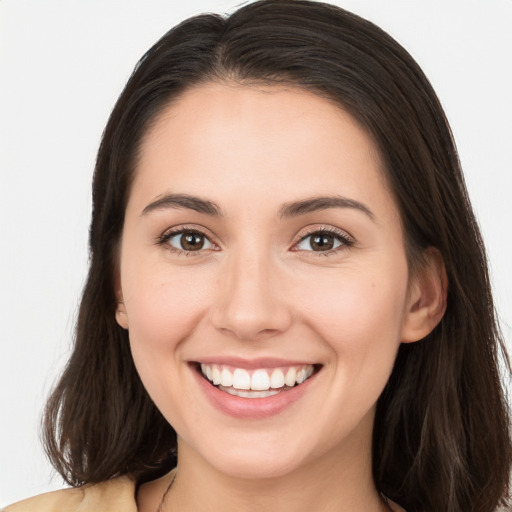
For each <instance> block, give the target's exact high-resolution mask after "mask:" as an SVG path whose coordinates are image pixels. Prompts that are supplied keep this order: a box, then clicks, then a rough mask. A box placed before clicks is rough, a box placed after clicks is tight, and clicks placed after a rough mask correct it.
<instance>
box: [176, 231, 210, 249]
mask: <svg viewBox="0 0 512 512" xmlns="http://www.w3.org/2000/svg"><path fill="white" fill-rule="evenodd" d="M168 243H169V245H170V246H172V247H173V248H174V249H178V250H181V251H187V252H196V251H200V250H201V249H211V248H212V247H213V244H212V243H211V242H210V240H208V238H207V237H206V236H205V235H203V234H202V233H195V232H191V231H188V232H183V233H176V234H175V235H172V236H170V237H169V239H168Z"/></svg>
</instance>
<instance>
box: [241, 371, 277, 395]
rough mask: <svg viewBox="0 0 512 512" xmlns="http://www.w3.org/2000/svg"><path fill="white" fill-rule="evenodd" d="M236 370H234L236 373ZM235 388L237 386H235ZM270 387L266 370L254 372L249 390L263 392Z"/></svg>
mask: <svg viewBox="0 0 512 512" xmlns="http://www.w3.org/2000/svg"><path fill="white" fill-rule="evenodd" d="M236 371H237V370H235V372H236ZM235 387H237V386H235ZM269 387H270V377H269V376H268V373H267V371H266V370H256V371H255V372H254V373H253V374H252V377H251V389H254V390H256V391H263V390H265V389H268V388H269Z"/></svg>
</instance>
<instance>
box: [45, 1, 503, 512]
mask: <svg viewBox="0 0 512 512" xmlns="http://www.w3.org/2000/svg"><path fill="white" fill-rule="evenodd" d="M223 80H234V81H236V82H238V83H242V84H244V83H265V84H286V85H293V86H296V87H300V88H303V89H306V90H309V91H312V92H314V93H315V94H318V95H321V96H323V97H326V98H328V99H330V100H332V101H333V102H335V103H336V104H337V105H339V106H340V107H341V108H343V109H346V110H347V111H348V112H350V113H351V114H352V115H353V116H354V117H355V118H356V119H357V120H358V121H359V122H360V124H361V125H362V126H363V127H364V128H365V129H366V130H367V132H368V133H369V134H370V135H371V136H372V137H373V139H374V141H375V143H376V144H377V146H378V148H379V150H380V154H381V157H382V160H383V162H384V164H385V169H386V172H387V179H388V182H389V184H390V188H391V190H392V192H393V193H394V196H395V198H396V202H397V204H398V207H399V209H400V212H401V218H402V223H403V226H404V231H405V237H406V243H407V252H408V256H409V261H410V264H411V265H412V266H413V268H414V265H415V264H417V262H418V261H419V259H420V256H421V254H422V252H423V251H424V250H425V249H426V248H427V247H435V248H437V249H438V250H439V252H440V253H441V255H442V257H443V260H444V264H445V266H446V272H447V275H448V281H449V290H448V298H447V309H446V313H445V315H444V317H443V319H442V321H441V322H440V324H439V325H438V326H437V327H436V328H435V329H434V331H433V332H432V333H431V334H430V335H429V336H427V337H426V338H425V339H423V340H421V341H420V342H417V343H412V344H403V345H402V346H401V347H400V349H399V353H398V357H397V360H396V364H395V367H394V370H393V373H392V375H391V378H390V380H389V382H388V384H387V386H386V388H385V390H384V392H383V394H382V396H381V397H380V399H379V401H378V405H377V414H376V420H375V427H374V439H373V472H374V478H375V482H376V485H377V487H378V489H379V490H380V491H382V492H383V493H384V494H386V495H387V496H389V497H390V498H392V499H393V500H395V501H396V502H398V503H399V504H401V505H402V506H403V507H405V508H406V509H407V510H408V512H416V511H436V512H440V511H443V512H462V511H464V512H469V511H472V512H491V511H492V510H494V509H495V508H496V507H497V506H498V504H500V503H502V504H504V503H505V500H506V497H507V496H508V489H509V487H508V482H509V472H510V466H511V462H512V455H511V454H512V449H511V441H510V431H509V416H508V410H507V406H506V403H505V400H504V395H503V390H502V385H501V383H500V375H499V371H498V366H499V361H500V354H501V355H503V356H504V359H503V360H504V361H505V362H507V358H506V354H505V350H504V345H503V342H502V340H501V338H500V334H499V331H498V327H497V324H496V321H495V313H494V306H493V302H492V297H491V291H490V284H489V277H488V272H487V263H486V256H485V251H484V246H483V243H482V239H481V236H480V233H479V230H478V226H477V223H476V221H475V218H474V215H473V212H472V209H471V206H470V203H469V200H468V197H467V192H466V188H465V185H464V181H463V176H462V173H461V170H460V164H459V161H458V157H457V152H456V149H455V146H454V142H453V138H452V135H451V132H450V129H449V126H448V123H447V121H446V118H445V116H444V113H443V110H442V108H441V106H440V104H439V101H438V99H437V97H436V95H435V93H434V91H433V90H432V87H431V86H430V84H429V82H428V80H427V79H426V78H425V76H424V74H423V73H422V71H421V70H420V69H419V67H418V65H417V64H416V63H415V62H414V60H413V59H412V58H411V57H410V55H409V54H408V53H407V52H406V51H405V50H404V49H403V48H402V47H401V46H400V45H399V44H398V43H397V42H395V41H394V40H393V39H392V38H391V37H390V36H389V35H387V34H386V33H385V32H383V31H382V30H381V29H379V28H378V27H376V26H375V25H373V24H372V23H370V22H368V21H365V20H363V19H361V18H359V17H357V16H355V15H353V14H351V13H348V12H346V11H344V10H342V9H340V8H337V7H334V6H330V5H327V4H322V3H318V2H308V1H302V0H263V1H257V2H255V3H251V4H249V5H247V6H245V7H243V8H241V9H239V10H238V11H236V12H235V13H234V14H232V15H231V16H229V17H227V18H223V17H220V16H216V15H202V16H197V17H194V18H191V19H189V20H187V21H185V22H183V23H181V24H180V25H179V26H177V27H175V28H174V29H172V30H171V31H169V32H168V33H167V34H166V35H165V36H164V37H163V38H162V39H161V40H160V41H158V42H157V43H156V44H155V45H154V46H153V47H152V48H151V49H150V50H149V51H148V52H147V53H146V54H145V55H144V56H143V57H142V59H141V60H140V62H139V63H138V64H137V66H136V68H135V70H134V72H133V74H132V76H131V78H130V80H129V81H128V83H127V85H126V87H125V89H124V91H123V92H122V94H121V96H120V98H119V100H118V101H117V104H116V106H115V108H114V110H113V112H112V114H111V117H110V119H109V122H108V124H107V127H106V129H105V132H104V135H103V139H102V142H101V146H100V149H99V153H98V159H97V164H96V169H95V174H94V183H93V217H92V223H91V230H90V255H91V261H90V270H89V275H88V280H87V283H86V286H85V289H84V293H83V297H82V301H81V306H80V311H79V316H78V322H77V328H76V340H75V345H74V350H73V353H72V355H71V358H70V360H69V363H68V365H67V368H66V369H65V371H64V374H63V376H62V378H61V380H60V382H59V383H58V385H57V387H56V388H55V390H54V392H53V394H52V395H51V397H50V399H49V402H48V405H47V409H46V416H45V423H44V437H45V443H46V447H47V452H48V454H49V456H50V458H51V460H52V461H53V463H54V465H55V467H56V468H57V470H58V471H59V472H60V473H61V474H62V475H63V476H64V478H65V479H66V480H67V481H68V482H69V483H70V484H72V485H81V484H83V483H86V482H98V481H103V480H107V479H109V478H111V477H113V476H116V475H120V474H125V473H130V474H133V475H135V477H136V478H137V479H138V481H139V482H142V481H147V480H149V479H152V478H154V477H156V476H158V475H160V474H163V473H165V472H166V471H168V470H169V469H171V468H172V467H173V465H174V464H175V462H176V461H175V456H174V454H175V448H176V434H175V432H174V430H173V428H172V427H171V426H170V425H169V424H168V423H167V421H166V420H165V419H164V418H163V416H162V415H161V414H160V412H159V411H158V410H157V409H156V407H155V405H154V404H153V403H152V401H151V400H150V398H149V397H148V395H147V393H146V391H145V389H144V387H143V385H142V383H141V381H140V379H139V377H138V375H137V372H136V370H135V367H134V364H133V361H132V357H131V354H130V348H129V342H128V337H127V333H126V331H125V330H123V329H121V328H120V327H119V326H118V325H117V323H116V321H115V310H116V296H115V289H114V274H115V268H116V264H117V248H118V242H119V239H120V236H121V232H122V228H123V220H124V212H125V207H126V203H127V198H128V195H129V192H130V184H131V182H132V180H133V174H134V172H135V170H136V164H137V156H138V152H139V148H140V144H141V139H142V138H143V136H144V135H145V133H146V132H147V130H148V127H149V125H150V123H151V122H153V121H154V119H155V116H156V115H157V114H158V113H159V112H161V111H162V108H163V107H164V106H166V105H168V104H169V102H170V101H172V100H174V99H176V98H178V97H179V95H180V94H181V93H182V92H183V91H184V90H186V89H188V88H190V87H193V86H197V85H200V84H202V83H206V82H211V81H223ZM505 367H506V371H507V372H509V366H508V364H505Z"/></svg>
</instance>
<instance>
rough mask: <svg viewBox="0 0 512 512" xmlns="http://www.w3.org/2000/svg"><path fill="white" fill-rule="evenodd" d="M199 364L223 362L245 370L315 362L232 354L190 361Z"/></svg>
mask: <svg viewBox="0 0 512 512" xmlns="http://www.w3.org/2000/svg"><path fill="white" fill-rule="evenodd" d="M191 362H194V363H199V364H225V365H228V366H233V367H235V368H245V369H246V370H256V369H258V368H280V367H285V366H302V365H308V364H315V363H312V362H310V361H304V360H291V359H281V358H276V357H258V358H254V359H246V358H243V357H233V356H212V357H201V358H200V359H197V360H194V361H191Z"/></svg>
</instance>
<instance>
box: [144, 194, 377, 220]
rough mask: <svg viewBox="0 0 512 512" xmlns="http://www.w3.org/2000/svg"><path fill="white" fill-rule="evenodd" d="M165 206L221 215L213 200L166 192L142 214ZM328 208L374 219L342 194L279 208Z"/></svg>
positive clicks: (284, 214) (283, 212)
mask: <svg viewBox="0 0 512 512" xmlns="http://www.w3.org/2000/svg"><path fill="white" fill-rule="evenodd" d="M167 208H176V209H186V210H193V211H196V212H198V213H203V214H205V215H210V216H212V217H222V216H223V215H222V212H221V209H220V207H219V206H218V205H217V204H216V203H214V202H213V201H209V200H207V199H202V198H200V197H196V196H190V195H188V194H166V195H164V196H162V197H159V198H158V199H156V200H155V201H153V202H151V203H150V204H148V205H147V206H146V207H145V208H144V210H142V215H147V214H149V213H151V212H153V211H155V210H164V209H167ZM329 208H353V209H356V210H359V211H361V212H363V213H364V214H366V215H367V216H368V217H369V218H370V219H371V220H375V215H374V214H373V212H372V211H371V210H370V209H369V208H368V207H367V206H365V205H364V204H363V203H361V202H359V201H356V200H355V199H350V198H348V197H342V196H320V197H311V198H308V199H303V200H301V201H293V202H290V203H286V204H284V205H283V207H282V208H281V209H280V216H281V218H289V217H298V216H300V215H306V214H307V213H312V212H318V211H321V210H327V209H329Z"/></svg>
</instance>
